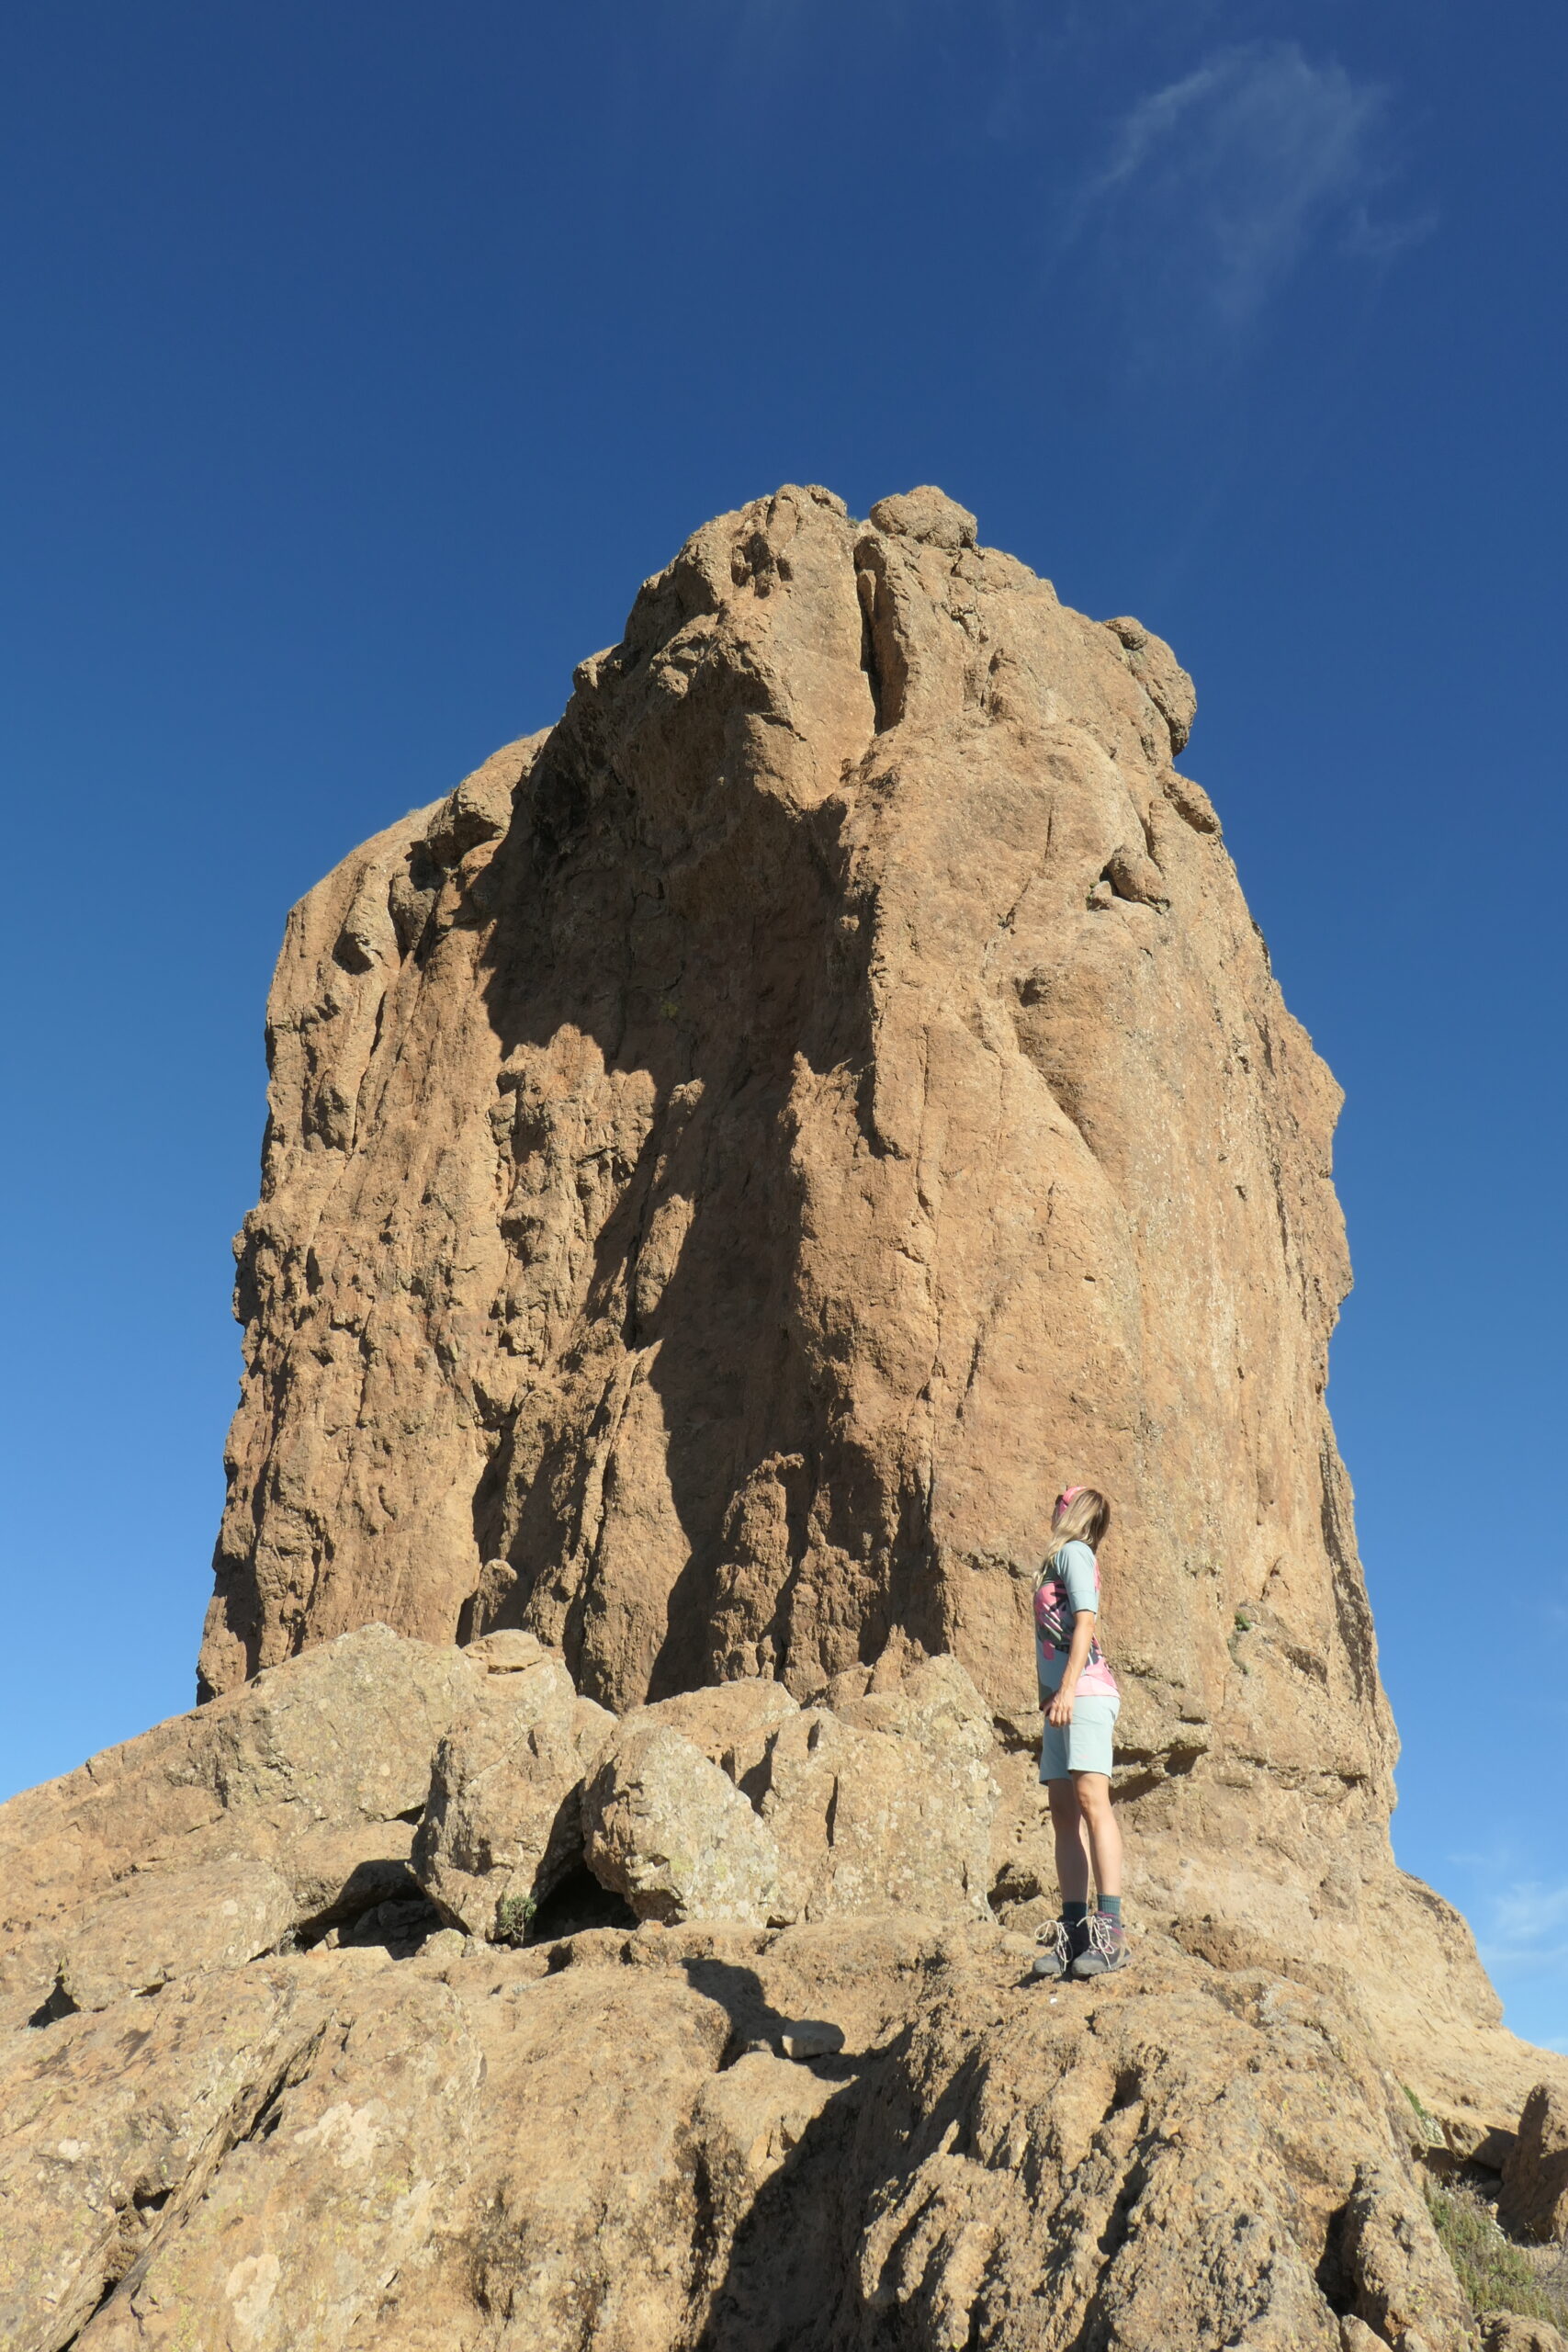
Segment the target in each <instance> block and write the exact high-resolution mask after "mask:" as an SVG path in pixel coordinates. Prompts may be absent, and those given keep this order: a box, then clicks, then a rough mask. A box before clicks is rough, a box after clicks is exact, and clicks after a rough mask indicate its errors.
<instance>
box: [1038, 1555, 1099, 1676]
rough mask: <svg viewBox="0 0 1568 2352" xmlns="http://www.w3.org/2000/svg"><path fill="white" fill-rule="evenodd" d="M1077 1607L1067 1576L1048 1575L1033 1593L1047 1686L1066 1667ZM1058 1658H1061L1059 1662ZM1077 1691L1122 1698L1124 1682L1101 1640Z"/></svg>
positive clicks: (1086, 1663) (1096, 1572) (1093, 1647)
mask: <svg viewBox="0 0 1568 2352" xmlns="http://www.w3.org/2000/svg"><path fill="white" fill-rule="evenodd" d="M1094 1597H1095V1600H1096V1601H1097V1602H1098V1601H1099V1599H1100V1563H1099V1561H1098V1560H1097V1561H1096V1562H1095V1565H1094ZM1076 1615H1077V1611H1075V1610H1074V1608H1073V1602H1072V1596H1071V1594H1070V1593H1069V1592H1068V1590H1067V1580H1066V1577H1059V1576H1048V1577H1046V1579H1045V1581H1044V1583H1043V1585H1041V1586H1040V1587H1039V1589H1037V1591H1036V1592H1035V1595H1034V1634H1035V1640H1036V1641H1037V1643H1038V1644H1039V1647H1040V1672H1041V1679H1042V1681H1043V1682H1044V1683H1045V1684H1046V1686H1047V1687H1048V1688H1052V1689H1054V1688H1055V1686H1056V1685H1057V1684H1059V1683H1060V1681H1061V1679H1062V1677H1063V1675H1064V1674H1065V1673H1066V1668H1067V1651H1068V1649H1069V1647H1070V1646H1071V1644H1072V1638H1073V1623H1074V1620H1075V1617H1076ZM1058 1661H1059V1662H1058ZM1077 1688H1078V1693H1079V1695H1080V1697H1082V1698H1086V1699H1088V1698H1091V1697H1095V1696H1099V1697H1101V1698H1119V1697H1120V1696H1121V1686H1120V1684H1119V1683H1118V1682H1117V1679H1116V1677H1115V1676H1114V1675H1113V1674H1112V1673H1111V1667H1110V1664H1109V1662H1108V1660H1107V1658H1106V1656H1105V1652H1104V1651H1103V1650H1102V1649H1101V1648H1100V1644H1099V1642H1098V1641H1097V1640H1096V1641H1091V1642H1090V1644H1089V1656H1088V1657H1087V1658H1086V1659H1085V1660H1084V1669H1083V1672H1082V1673H1081V1674H1080V1675H1079V1677H1078V1682H1077Z"/></svg>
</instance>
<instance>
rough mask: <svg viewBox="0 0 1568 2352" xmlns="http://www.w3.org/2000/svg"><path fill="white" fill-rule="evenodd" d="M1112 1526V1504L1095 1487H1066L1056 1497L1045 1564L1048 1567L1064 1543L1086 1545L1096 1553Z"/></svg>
mask: <svg viewBox="0 0 1568 2352" xmlns="http://www.w3.org/2000/svg"><path fill="white" fill-rule="evenodd" d="M1110 1526H1111V1505H1110V1502H1109V1501H1108V1500H1107V1498H1106V1497H1105V1496H1104V1495H1102V1494H1101V1493H1100V1488H1099V1487H1066V1489H1065V1490H1064V1491H1063V1492H1062V1493H1061V1494H1059V1495H1058V1496H1057V1498H1056V1507H1055V1510H1054V1511H1053V1512H1052V1513H1051V1537H1050V1545H1049V1549H1048V1550H1047V1552H1046V1555H1045V1563H1046V1566H1050V1564H1051V1562H1052V1561H1053V1560H1054V1559H1055V1556H1056V1555H1057V1553H1058V1552H1059V1551H1060V1550H1061V1548H1062V1546H1063V1544H1088V1545H1089V1550H1090V1551H1091V1552H1098V1551H1099V1549H1100V1545H1101V1544H1103V1543H1104V1541H1105V1538H1106V1534H1107V1532H1108V1531H1109V1529H1110Z"/></svg>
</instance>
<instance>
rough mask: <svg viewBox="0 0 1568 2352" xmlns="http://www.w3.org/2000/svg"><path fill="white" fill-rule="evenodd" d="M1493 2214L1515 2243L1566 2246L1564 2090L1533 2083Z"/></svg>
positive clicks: (1567, 2093)
mask: <svg viewBox="0 0 1568 2352" xmlns="http://www.w3.org/2000/svg"><path fill="white" fill-rule="evenodd" d="M1497 2211H1498V2218H1499V2219H1500V2220H1501V2221H1502V2222H1504V2223H1505V2224H1506V2226H1507V2227H1508V2228H1509V2229H1511V2230H1516V2231H1517V2233H1518V2234H1519V2235H1520V2236H1521V2237H1531V2238H1559V2239H1562V2240H1564V2241H1568V2084H1562V2083H1537V2084H1536V2086H1535V2087H1534V2088H1533V2090H1532V2091H1531V2092H1530V2095H1529V2098H1527V2099H1526V2101H1525V2104H1524V2110H1523V2112H1522V2113H1521V2115H1520V2117H1519V2129H1518V2134H1517V2138H1516V2139H1515V2141H1514V2143H1513V2145H1512V2147H1511V2148H1510V2149H1509V2151H1508V2154H1507V2157H1506V2162H1505V2164H1504V2166H1503V2188H1502V2193H1501V2195H1500V2196H1499V2198H1498V2200H1497Z"/></svg>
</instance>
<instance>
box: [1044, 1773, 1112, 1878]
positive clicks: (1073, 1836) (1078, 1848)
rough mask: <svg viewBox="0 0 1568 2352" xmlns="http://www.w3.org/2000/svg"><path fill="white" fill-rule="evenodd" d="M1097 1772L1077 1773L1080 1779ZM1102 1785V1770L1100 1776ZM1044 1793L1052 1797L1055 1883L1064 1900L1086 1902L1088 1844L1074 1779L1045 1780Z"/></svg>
mask: <svg viewBox="0 0 1568 2352" xmlns="http://www.w3.org/2000/svg"><path fill="white" fill-rule="evenodd" d="M1095 1777H1097V1776H1096V1775H1094V1774H1092V1773H1090V1774H1080V1775H1079V1776H1078V1778H1079V1779H1085V1778H1088V1779H1093V1778H1095ZM1098 1777H1099V1779H1100V1786H1101V1787H1102V1788H1103V1787H1104V1785H1105V1778H1104V1775H1103V1773H1101V1774H1100V1775H1099V1776H1098ZM1045 1793H1046V1795H1047V1796H1048V1797H1049V1798H1050V1800H1051V1827H1052V1829H1053V1831H1054V1832H1055V1839H1056V1885H1057V1889H1058V1891H1059V1893H1060V1894H1061V1898H1062V1901H1063V1902H1064V1903H1087V1902H1088V1901H1089V1845H1088V1841H1087V1838H1086V1836H1085V1829H1084V1817H1083V1815H1082V1813H1081V1812H1080V1810H1079V1808H1078V1789H1077V1781H1046V1783H1045ZM1118 1883H1120V1882H1118Z"/></svg>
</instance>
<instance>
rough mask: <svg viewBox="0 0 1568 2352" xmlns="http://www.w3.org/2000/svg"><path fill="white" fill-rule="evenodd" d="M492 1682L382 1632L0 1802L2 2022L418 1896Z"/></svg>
mask: <svg viewBox="0 0 1568 2352" xmlns="http://www.w3.org/2000/svg"><path fill="white" fill-rule="evenodd" d="M479 1679H480V1675H479V1668H476V1667H475V1666H473V1665H470V1664H469V1663H468V1660H467V1659H466V1657H464V1654H463V1653H462V1652H461V1651H459V1650H456V1649H451V1648H437V1647H434V1646H433V1645H430V1644H427V1643H423V1642H412V1641H408V1640H406V1639H405V1638H404V1637H403V1636H402V1635H400V1634H394V1633H393V1632H391V1631H390V1629H389V1627H387V1626H385V1625H367V1626H364V1627H362V1628H360V1630H359V1631H358V1632H356V1633H354V1634H345V1635H344V1636H343V1637H342V1638H341V1639H339V1640H337V1641H333V1642H328V1643H323V1644H321V1645H318V1646H317V1647H316V1648H315V1649H312V1650H309V1651H307V1652H306V1653H305V1654H304V1656H303V1657H298V1658H292V1659H288V1660H287V1661H285V1662H284V1663H283V1664H282V1665H279V1666H276V1667H274V1668H269V1669H268V1670H267V1671H266V1672H265V1673H263V1674H260V1675H258V1676H257V1677H256V1679H255V1680H254V1682H249V1683H245V1684H243V1685H242V1686H241V1687H240V1688H239V1689H238V1690H235V1691H229V1692H227V1693H226V1694H225V1695H224V1696H223V1697H222V1698H220V1699H218V1700H215V1701H214V1702H211V1703H210V1704H209V1705H208V1706H205V1707H199V1708H197V1710H196V1711H195V1712H194V1713H191V1714H187V1715H177V1716H175V1717H174V1718H172V1719H171V1720H170V1721H169V1722H167V1723H164V1724H158V1725H157V1726H156V1727H155V1728H154V1729H153V1730H152V1731H149V1732H144V1733H143V1734H142V1735H141V1737H140V1738H138V1739H132V1740H128V1741H126V1742H125V1743H124V1745H123V1746H121V1747H112V1748H109V1749H107V1750H106V1751H105V1753H104V1754H103V1755H101V1756H97V1757H95V1758H93V1761H92V1763H91V1765H84V1766H83V1767H82V1768H81V1769H80V1770H77V1771H74V1772H69V1773H67V1774H66V1775H65V1776H64V1777H63V1779H61V1780H58V1781H46V1782H45V1783H44V1784H43V1786H42V1787H40V1788H37V1789H30V1790H28V1792H26V1794H24V1795H22V1796H18V1797H14V1798H12V1800H11V1801H10V1803H9V1804H5V1805H0V2023H4V2022H5V2021H6V2020H9V2021H11V2022H14V2023H20V2022H22V2021H23V2020H25V2019H26V2018H28V2016H30V2015H32V2014H34V2013H35V2012H37V2011H39V2009H40V2008H42V2007H47V2006H48V2005H49V2004H50V2003H51V2002H52V2003H53V2004H54V2005H55V2006H56V2007H71V2006H75V2007H81V2008H97V2007H103V2006H104V2005H105V2004H106V2003H107V2002H110V2001H113V2000H115V1999H118V1996H119V1995H120V1993H122V1992H132V1991H141V1992H145V1991H150V1990H151V1989H152V1987H154V1986H155V1985H161V1984H165V1983H168V1982H170V1981H172V1980H173V1979H174V1978H175V1977H177V1976H181V1975H186V1974H193V1973H203V1972H206V1971H208V1970H210V1969H213V1968H221V1967H227V1966H231V1965H232V1964H233V1963H234V1962H239V1961H244V1960H249V1959H252V1958H254V1957H255V1956H256V1955H258V1954H260V1953H262V1952H265V1951H273V1950H275V1949H276V1948H277V1947H278V1946H280V1945H282V1944H284V1943H286V1942H287V1941H288V1940H289V1939H292V1938H294V1937H296V1936H297V1935H299V1934H304V1935H307V1936H309V1935H311V1934H315V1933H319V1932H321V1931H330V1929H331V1928H332V1925H333V1922H334V1921H337V1920H341V1919H345V1918H349V1917H353V1916H355V1914H356V1913H365V1912H367V1911H369V1910H371V1909H372V1908H373V1907H374V1906H375V1905H378V1904H381V1903H384V1902H387V1901H389V1900H390V1899H394V1898H395V1897H397V1896H398V1895H399V1894H402V1895H406V1896H416V1895H417V1894H418V1889H417V1888H416V1887H415V1885H414V1883H413V1882H412V1879H411V1877H410V1876H409V1872H408V1867H407V1865H408V1859H409V1850H410V1841H411V1838H412V1827H411V1825H410V1823H409V1821H408V1819H407V1818H406V1816H408V1815H418V1814H419V1813H420V1811H421V1810H422V1808H423V1804H424V1802H425V1798H426V1796H427V1794H428V1792H429V1788H430V1777H431V1763H432V1758H433V1757H434V1753H435V1750H436V1747H437V1746H438V1744H439V1742H440V1740H441V1737H442V1736H443V1734H444V1733H445V1732H446V1728H447V1726H448V1724H450V1723H451V1722H452V1721H453V1720H454V1718H455V1717H456V1716H457V1715H458V1714H459V1713H461V1712H463V1710H464V1709H466V1708H467V1707H468V1706H469V1705H470V1704H471V1702H472V1700H473V1697H474V1694H475V1691H476V1690H477V1688H478V1687H479ZM579 1772H580V1774H581V1768H579Z"/></svg>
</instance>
